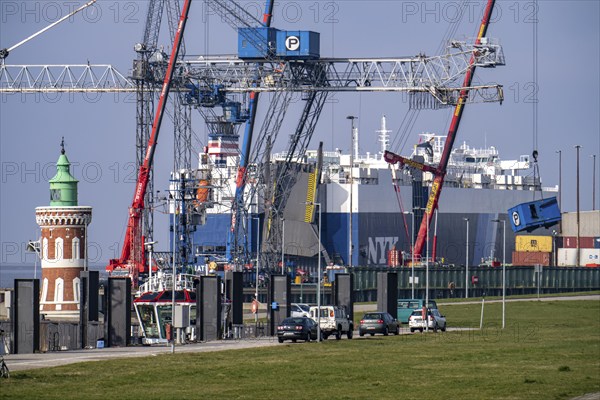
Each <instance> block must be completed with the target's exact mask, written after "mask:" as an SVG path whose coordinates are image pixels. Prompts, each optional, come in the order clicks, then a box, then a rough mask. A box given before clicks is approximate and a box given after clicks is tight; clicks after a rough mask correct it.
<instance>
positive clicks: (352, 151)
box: [319, 115, 358, 268]
mask: <svg viewBox="0 0 600 400" xmlns="http://www.w3.org/2000/svg"><path fill="white" fill-rule="evenodd" d="M346 119H349V120H350V123H351V132H350V133H351V135H350V138H351V140H350V176H349V183H350V211H349V214H348V215H349V218H348V241H349V243H348V267H350V268H351V267H352V194H353V186H354V181H353V178H352V170H353V168H354V141H355V138H354V120H355V119H358V117H355V116H354V115H349V116H347V117H346ZM320 209H321V208H319V210H320Z"/></svg>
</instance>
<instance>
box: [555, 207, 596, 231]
mask: <svg viewBox="0 0 600 400" xmlns="http://www.w3.org/2000/svg"><path fill="white" fill-rule="evenodd" d="M561 233H562V235H563V236H577V213H575V212H570V213H564V214H563V215H562V222H561ZM579 236H588V237H591V236H596V237H597V236H600V210H595V211H581V212H580V213H579Z"/></svg>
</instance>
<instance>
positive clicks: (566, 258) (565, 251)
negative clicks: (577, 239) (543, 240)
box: [557, 248, 577, 267]
mask: <svg viewBox="0 0 600 400" xmlns="http://www.w3.org/2000/svg"><path fill="white" fill-rule="evenodd" d="M557 253H558V255H557V258H558V260H557V264H558V266H559V267H574V266H575V264H577V249H570V248H561V249H558V252H557Z"/></svg>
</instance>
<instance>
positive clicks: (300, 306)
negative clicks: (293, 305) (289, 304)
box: [298, 304, 310, 312]
mask: <svg viewBox="0 0 600 400" xmlns="http://www.w3.org/2000/svg"><path fill="white" fill-rule="evenodd" d="M298 308H300V309H301V310H302V311H304V312H308V310H309V309H310V307H309V306H308V304H298Z"/></svg>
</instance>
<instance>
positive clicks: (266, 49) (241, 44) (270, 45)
mask: <svg viewBox="0 0 600 400" xmlns="http://www.w3.org/2000/svg"><path fill="white" fill-rule="evenodd" d="M277 32H278V30H277V29H275V28H265V27H261V28H238V57H239V58H241V59H265V58H270V57H272V56H273V54H274V52H275V41H276V40H277Z"/></svg>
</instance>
